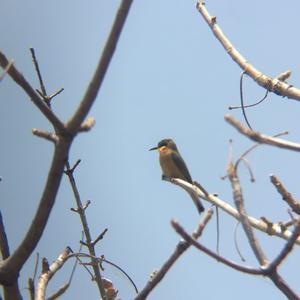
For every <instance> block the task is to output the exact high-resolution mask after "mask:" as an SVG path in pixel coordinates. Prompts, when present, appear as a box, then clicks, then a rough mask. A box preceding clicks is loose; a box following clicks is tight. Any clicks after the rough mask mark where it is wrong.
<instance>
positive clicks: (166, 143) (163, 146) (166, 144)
mask: <svg viewBox="0 0 300 300" xmlns="http://www.w3.org/2000/svg"><path fill="white" fill-rule="evenodd" d="M168 149H169V150H174V151H178V150H177V147H176V144H175V142H174V141H173V140H172V139H163V140H161V141H160V142H159V143H158V144H157V146H156V147H153V148H151V149H149V151H152V150H158V151H159V152H164V151H166V150H168Z"/></svg>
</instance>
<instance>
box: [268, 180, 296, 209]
mask: <svg viewBox="0 0 300 300" xmlns="http://www.w3.org/2000/svg"><path fill="white" fill-rule="evenodd" d="M270 179H271V182H272V183H273V185H274V186H275V188H276V189H277V191H278V193H279V194H280V195H281V196H282V199H283V200H284V201H285V202H286V203H287V204H288V205H289V206H290V207H291V209H292V210H293V211H294V212H295V213H296V214H298V215H299V214H300V203H299V202H298V201H297V200H296V199H295V198H294V197H293V196H292V194H291V193H290V192H288V191H287V189H286V188H285V187H284V185H283V184H282V183H281V181H280V180H279V179H278V178H277V177H276V176H275V175H271V176H270Z"/></svg>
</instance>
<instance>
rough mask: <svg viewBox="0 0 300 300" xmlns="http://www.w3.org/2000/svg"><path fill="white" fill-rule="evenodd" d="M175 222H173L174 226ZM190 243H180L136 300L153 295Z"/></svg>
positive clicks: (207, 217) (202, 225) (207, 216)
mask: <svg viewBox="0 0 300 300" xmlns="http://www.w3.org/2000/svg"><path fill="white" fill-rule="evenodd" d="M212 214H213V210H212V209H211V208H210V209H208V210H207V212H206V213H205V215H204V217H203V220H202V221H201V222H200V223H199V226H198V228H197V230H196V231H195V232H194V233H193V237H194V239H197V238H199V237H200V236H201V234H202V232H203V230H204V228H205V226H206V224H207V223H208V221H209V220H210V219H211V216H212ZM174 222H175V221H172V224H173V223H174ZM189 246H190V243H188V242H186V241H180V242H179V243H178V244H177V245H176V247H175V249H174V251H173V253H172V254H171V256H170V257H169V258H168V259H167V260H166V262H165V263H164V264H163V265H162V267H161V268H160V270H159V271H157V272H156V273H155V275H154V277H153V278H151V279H150V280H149V281H148V282H147V284H146V286H145V287H144V288H143V289H142V290H141V291H140V292H139V294H138V295H137V296H136V297H135V298H134V300H144V299H146V298H147V296H148V295H149V294H150V293H151V291H152V290H153V289H154V288H155V287H156V286H157V284H158V283H159V282H160V281H161V280H162V279H163V278H164V277H165V275H166V274H167V272H168V271H169V270H170V269H171V267H172V266H173V265H174V263H175V262H176V261H177V259H178V258H179V257H180V256H181V255H182V254H183V253H184V252H185V251H186V250H187V249H188V248H189Z"/></svg>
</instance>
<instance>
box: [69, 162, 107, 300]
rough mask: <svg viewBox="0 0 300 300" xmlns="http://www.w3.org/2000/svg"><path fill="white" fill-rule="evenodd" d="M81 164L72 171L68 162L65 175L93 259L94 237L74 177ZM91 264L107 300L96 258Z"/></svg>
mask: <svg viewBox="0 0 300 300" xmlns="http://www.w3.org/2000/svg"><path fill="white" fill-rule="evenodd" d="M79 162H80V160H78V161H77V162H76V164H75V165H74V167H73V168H72V169H71V168H70V164H69V162H68V161H67V162H66V171H65V173H66V174H67V176H68V178H69V181H70V184H71V188H72V191H73V194H74V197H75V201H76V205H77V208H76V212H78V214H79V216H80V220H81V224H82V227H83V231H84V235H85V237H86V242H85V243H84V244H85V246H87V248H88V250H89V253H90V255H91V257H96V251H95V247H94V244H93V243H92V237H91V233H90V229H89V226H88V222H87V218H86V215H85V209H83V206H82V201H81V198H80V195H79V192H78V189H77V186H76V182H75V179H74V176H73V172H74V169H75V168H76V166H77V165H78V164H79ZM91 262H92V267H93V271H94V276H95V281H96V283H97V286H98V289H99V292H100V294H101V297H102V298H103V299H106V293H105V289H104V287H103V284H102V276H101V272H100V268H99V265H98V262H97V260H95V259H94V258H91Z"/></svg>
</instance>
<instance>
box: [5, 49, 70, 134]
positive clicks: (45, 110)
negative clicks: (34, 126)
mask: <svg viewBox="0 0 300 300" xmlns="http://www.w3.org/2000/svg"><path fill="white" fill-rule="evenodd" d="M8 65H9V62H8V59H7V58H6V56H5V55H4V54H3V53H2V52H1V51H0V66H1V67H2V68H3V69H5V68H6V67H7V66H8ZM7 73H8V74H9V75H10V77H11V78H12V79H13V80H14V81H15V82H16V83H17V84H18V85H19V86H20V87H22V88H23V90H24V91H25V92H26V94H27V95H28V96H29V97H30V99H31V100H32V102H33V103H34V104H35V105H36V106H37V108H38V109H39V110H40V111H41V112H42V114H43V115H44V116H45V117H46V118H47V119H48V120H49V122H51V124H52V125H53V126H54V128H55V129H56V130H57V131H59V132H61V133H65V132H66V129H65V126H64V124H63V123H62V122H61V121H60V120H59V118H58V117H57V116H56V115H55V114H54V113H53V111H52V110H51V109H50V108H49V107H48V106H47V104H46V103H45V102H44V101H43V100H42V99H41V97H40V96H39V95H38V94H37V93H36V91H35V90H34V89H33V88H32V86H31V85H30V84H29V83H28V81H27V80H26V79H25V77H24V76H23V75H22V74H21V73H20V72H19V71H18V70H17V68H16V67H15V66H14V65H11V66H10V68H9V69H8V70H7Z"/></svg>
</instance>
